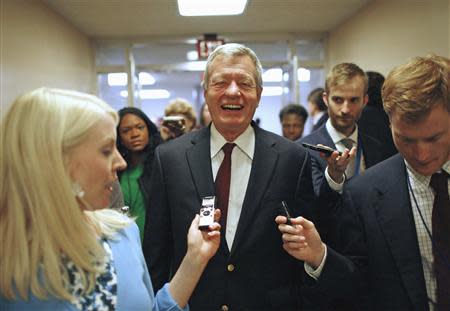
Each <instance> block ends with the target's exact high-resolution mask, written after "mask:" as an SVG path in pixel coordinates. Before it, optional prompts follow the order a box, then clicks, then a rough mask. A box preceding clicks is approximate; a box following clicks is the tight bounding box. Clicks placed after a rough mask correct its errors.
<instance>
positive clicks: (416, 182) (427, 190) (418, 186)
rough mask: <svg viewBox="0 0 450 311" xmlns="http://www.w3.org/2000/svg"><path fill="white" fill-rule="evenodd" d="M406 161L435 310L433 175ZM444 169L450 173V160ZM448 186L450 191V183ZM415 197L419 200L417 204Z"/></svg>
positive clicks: (426, 283) (419, 239)
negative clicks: (413, 166) (416, 169)
mask: <svg viewBox="0 0 450 311" xmlns="http://www.w3.org/2000/svg"><path fill="white" fill-rule="evenodd" d="M405 163H406V168H407V172H408V179H409V182H410V184H411V188H409V187H408V190H409V198H410V200H411V207H412V212H413V216H414V223H415V225H416V231H417V240H418V242H419V250H420V256H421V258H422V267H423V273H424V277H425V285H426V288H427V294H428V299H429V301H430V302H429V305H430V311H433V310H434V309H435V308H434V305H433V303H435V302H436V278H435V276H434V272H433V245H432V242H431V239H430V236H429V234H428V232H427V229H428V230H429V232H430V234H433V233H432V224H431V218H432V217H431V216H432V214H433V202H434V192H433V189H432V188H431V187H430V180H431V176H423V175H420V174H419V173H417V172H416V171H415V170H414V169H413V168H412V167H411V166H410V165H409V164H408V162H406V161H405ZM442 169H443V170H444V171H446V172H447V173H449V174H450V161H447V162H446V163H445V164H444V166H443V167H442ZM448 187H449V193H450V183H449V184H448ZM414 198H415V199H416V201H417V205H416V202H415V200H414ZM449 208H450V206H449ZM419 210H420V213H419ZM421 215H422V216H421ZM422 217H423V220H422ZM424 222H425V223H424ZM449 226H450V224H449Z"/></svg>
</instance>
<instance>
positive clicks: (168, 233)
mask: <svg viewBox="0 0 450 311" xmlns="http://www.w3.org/2000/svg"><path fill="white" fill-rule="evenodd" d="M252 126H253V128H254V130H255V153H254V158H253V162H252V168H251V173H250V179H249V183H248V187H247V192H246V194H245V199H244V202H243V206H242V212H241V216H240V219H239V224H238V228H237V231H236V235H235V239H234V242H233V247H232V249H231V251H229V250H228V248H227V246H226V243H225V239H224V235H222V241H221V246H220V249H219V250H218V252H217V254H216V255H215V256H214V257H213V258H212V259H211V260H210V262H209V263H208V266H207V267H206V269H205V271H204V273H203V275H202V277H201V279H200V281H199V283H198V285H197V288H196V289H195V291H194V293H193V295H192V297H191V299H190V301H189V305H190V307H191V309H192V310H220V308H221V306H222V305H227V306H228V307H229V308H230V310H294V309H295V310H298V309H299V308H300V304H301V301H299V300H300V292H299V281H300V274H301V270H303V264H302V263H300V262H299V261H298V260H296V259H294V258H293V257H291V256H290V255H288V253H287V252H285V251H284V250H283V248H282V241H281V234H280V232H279V231H278V228H277V225H276V224H275V222H274V219H275V217H276V216H277V215H279V214H280V207H281V201H282V200H285V201H287V203H288V206H289V207H290V208H291V212H292V214H293V215H295V216H298V215H300V214H303V215H305V216H307V217H309V218H311V215H310V214H309V213H308V210H310V209H311V206H310V205H311V202H312V201H313V196H314V195H313V189H312V181H311V166H310V160H309V156H308V154H307V152H306V151H305V150H304V149H303V148H301V147H300V146H299V145H297V144H295V143H292V142H290V141H288V140H287V139H284V138H282V137H279V136H278V135H275V134H273V133H270V132H267V131H265V130H262V129H260V128H259V127H257V126H256V125H255V124H252ZM210 195H214V180H213V175H212V169H211V157H210V129H209V128H204V129H200V130H198V131H195V132H192V133H189V134H186V135H183V136H181V137H180V138H178V139H175V140H173V141H169V142H167V143H165V144H163V145H160V146H159V147H158V148H157V150H156V154H155V161H154V167H153V175H152V187H151V191H150V197H151V203H152V204H151V208H150V209H149V210H148V213H147V223H146V230H145V236H144V254H145V257H146V260H147V264H148V267H149V271H150V274H151V278H152V280H153V284H154V288H155V289H158V288H160V287H161V286H162V285H163V284H164V283H165V282H167V281H168V280H169V278H170V276H171V275H173V273H174V272H175V271H176V270H177V268H178V267H179V265H180V263H181V260H182V258H183V257H184V255H185V253H186V249H187V247H186V236H187V231H188V228H189V225H190V223H191V221H192V219H193V218H194V215H195V214H196V213H198V211H199V209H200V206H201V199H202V197H205V196H210ZM229 265H233V267H234V269H230V268H229V267H231V266H229ZM230 270H232V271H230Z"/></svg>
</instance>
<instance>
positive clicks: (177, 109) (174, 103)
mask: <svg viewBox="0 0 450 311" xmlns="http://www.w3.org/2000/svg"><path fill="white" fill-rule="evenodd" d="M164 114H165V115H166V116H174V115H183V116H184V117H186V118H187V119H189V120H191V122H192V127H191V128H190V129H189V130H192V129H193V128H194V127H195V125H196V123H197V118H196V116H195V112H194V108H193V107H192V105H191V103H190V102H188V101H187V100H186V99H183V98H175V99H174V100H171V101H170V102H169V104H168V105H167V106H166V109H164Z"/></svg>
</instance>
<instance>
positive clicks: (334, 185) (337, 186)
mask: <svg viewBox="0 0 450 311" xmlns="http://www.w3.org/2000/svg"><path fill="white" fill-rule="evenodd" d="M325 178H326V180H327V182H328V185H329V186H330V188H331V189H333V190H334V191H336V192H338V193H340V194H342V189H343V188H344V182H345V180H346V176H345V174H344V179H343V180H342V182H341V183H337V182H335V181H334V180H333V179H331V177H330V174H328V166H327V168H326V169H325Z"/></svg>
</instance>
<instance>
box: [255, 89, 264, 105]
mask: <svg viewBox="0 0 450 311" xmlns="http://www.w3.org/2000/svg"><path fill="white" fill-rule="evenodd" d="M262 91H263V88H262V87H261V88H257V90H256V97H257V98H258V104H257V105H256V107H257V108H258V107H259V101H260V100H261V94H262Z"/></svg>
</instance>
